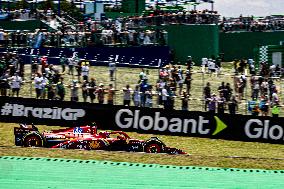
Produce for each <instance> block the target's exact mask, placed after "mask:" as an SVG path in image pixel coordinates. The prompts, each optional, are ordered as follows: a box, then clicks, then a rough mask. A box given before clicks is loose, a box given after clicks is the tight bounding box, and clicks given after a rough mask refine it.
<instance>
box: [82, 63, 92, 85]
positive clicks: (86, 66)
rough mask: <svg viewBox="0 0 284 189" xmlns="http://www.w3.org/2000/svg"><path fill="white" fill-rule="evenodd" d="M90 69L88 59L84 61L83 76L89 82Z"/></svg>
mask: <svg viewBox="0 0 284 189" xmlns="http://www.w3.org/2000/svg"><path fill="white" fill-rule="evenodd" d="M89 71H90V67H89V62H87V61H84V62H82V77H83V80H85V81H87V82H88V81H89Z"/></svg>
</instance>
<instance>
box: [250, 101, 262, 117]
mask: <svg viewBox="0 0 284 189" xmlns="http://www.w3.org/2000/svg"><path fill="white" fill-rule="evenodd" d="M259 113H260V109H259V106H258V104H256V105H255V106H254V107H253V109H252V112H251V114H252V116H258V115H259Z"/></svg>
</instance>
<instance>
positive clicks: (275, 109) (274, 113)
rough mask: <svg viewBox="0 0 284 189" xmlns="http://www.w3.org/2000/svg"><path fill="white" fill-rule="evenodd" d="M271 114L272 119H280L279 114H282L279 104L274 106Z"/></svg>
mask: <svg viewBox="0 0 284 189" xmlns="http://www.w3.org/2000/svg"><path fill="white" fill-rule="evenodd" d="M271 113H272V117H279V114H280V106H279V104H278V103H276V104H274V105H273V106H272V110H271Z"/></svg>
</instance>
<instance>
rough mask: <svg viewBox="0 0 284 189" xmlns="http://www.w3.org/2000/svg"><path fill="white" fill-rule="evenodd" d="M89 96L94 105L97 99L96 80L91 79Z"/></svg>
mask: <svg viewBox="0 0 284 189" xmlns="http://www.w3.org/2000/svg"><path fill="white" fill-rule="evenodd" d="M88 88H89V96H90V99H91V103H94V100H95V99H96V80H95V78H93V77H92V78H91V81H90V83H89V86H88Z"/></svg>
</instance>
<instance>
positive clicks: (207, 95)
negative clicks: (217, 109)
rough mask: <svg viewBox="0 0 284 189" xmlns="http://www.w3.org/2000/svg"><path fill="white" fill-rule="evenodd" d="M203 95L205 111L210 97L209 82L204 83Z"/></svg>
mask: <svg viewBox="0 0 284 189" xmlns="http://www.w3.org/2000/svg"><path fill="white" fill-rule="evenodd" d="M203 97H204V101H205V107H204V108H205V111H207V106H208V104H209V102H210V98H211V88H210V83H209V82H208V83H207V84H206V87H204V89H203Z"/></svg>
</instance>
